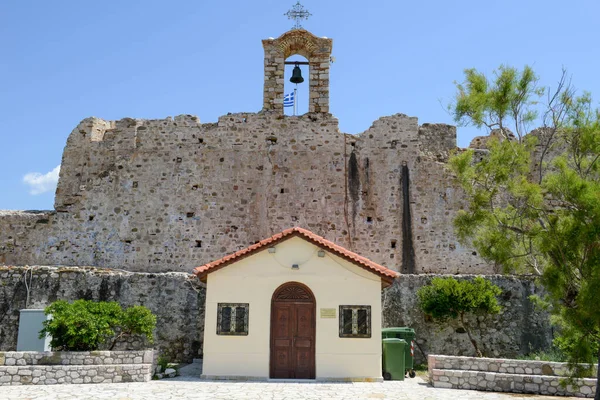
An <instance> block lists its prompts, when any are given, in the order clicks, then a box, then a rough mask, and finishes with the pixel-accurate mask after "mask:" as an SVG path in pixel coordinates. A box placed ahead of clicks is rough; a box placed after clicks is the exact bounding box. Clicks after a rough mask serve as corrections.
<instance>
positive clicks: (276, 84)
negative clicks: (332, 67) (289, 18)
mask: <svg viewBox="0 0 600 400" xmlns="http://www.w3.org/2000/svg"><path fill="white" fill-rule="evenodd" d="M262 43H263V48H264V50H265V82H264V91H263V111H264V112H274V113H278V114H283V96H284V84H285V60H286V59H287V58H289V57H290V56H292V55H295V54H298V55H301V56H302V57H304V58H306V59H307V60H308V64H309V71H308V73H309V78H310V79H309V81H310V86H309V90H308V93H309V103H308V112H309V113H329V60H330V57H331V49H332V46H333V40H331V39H328V38H324V37H323V38H319V37H316V36H315V35H313V34H312V33H310V32H308V31H307V30H304V29H294V30H291V31H288V32H286V33H284V34H283V35H281V36H280V37H278V38H277V39H272V38H269V39H265V40H263V41H262Z"/></svg>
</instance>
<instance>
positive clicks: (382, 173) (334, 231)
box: [0, 29, 493, 274]
mask: <svg viewBox="0 0 600 400" xmlns="http://www.w3.org/2000/svg"><path fill="white" fill-rule="evenodd" d="M262 43H263V48H264V52H265V58H264V65H265V75H264V96H263V110H262V111H261V112H260V113H238V114H228V115H226V116H222V117H220V118H219V119H218V122H217V123H208V124H207V123H205V124H202V123H200V120H199V119H198V117H195V116H191V115H180V116H177V117H175V118H170V117H169V118H166V119H163V120H139V119H131V118H125V119H122V120H119V121H105V120H102V119H99V118H88V119H85V120H83V121H82V122H81V123H80V124H79V125H78V126H77V127H76V128H75V129H74V130H73V132H71V135H70V136H69V138H68V140H67V145H66V147H65V150H64V153H63V158H62V164H61V172H60V179H59V182H58V188H57V190H56V198H55V211H50V212H6V211H4V212H3V211H0V265H2V264H5V265H27V264H29V265H70V266H77V265H88V266H98V267H102V268H107V267H108V268H121V269H125V270H129V271H138V272H140V271H141V272H165V271H180V272H191V271H192V269H193V268H194V267H196V266H199V265H202V264H205V263H207V262H210V261H213V260H215V259H218V258H221V257H223V256H224V255H226V254H229V253H232V252H234V251H237V250H239V249H242V248H245V247H247V246H248V245H251V244H253V243H255V242H257V241H259V240H262V239H264V238H266V237H269V236H271V235H273V234H274V233H277V232H280V231H282V230H284V229H286V228H289V227H292V226H301V227H303V228H306V229H309V230H311V231H313V232H314V233H316V234H318V235H321V236H323V237H325V238H327V239H329V240H331V241H333V242H335V243H338V244H340V245H342V246H344V247H346V248H348V249H350V250H353V251H355V252H357V253H359V254H361V255H363V256H365V257H368V258H370V259H372V260H373V261H375V262H377V263H380V264H382V265H385V266H387V267H389V268H392V269H395V270H398V271H401V272H403V273H431V272H435V273H452V274H457V273H490V272H493V271H492V268H491V267H490V266H489V265H487V264H486V263H484V262H483V261H482V260H481V259H480V258H478V257H477V254H476V253H475V252H474V251H472V250H471V249H466V248H462V247H461V246H460V245H459V244H458V243H457V240H456V237H455V235H454V233H453V229H452V220H453V218H454V216H455V214H456V211H457V210H459V209H461V208H463V207H465V202H464V198H463V195H462V192H461V190H459V189H458V188H457V185H456V184H455V182H454V181H453V179H452V176H451V175H450V173H449V172H448V170H447V168H446V163H447V160H448V155H449V152H450V151H452V150H454V149H456V128H455V127H453V126H449V125H444V124H424V125H421V126H419V125H418V123H417V119H416V118H412V117H407V116H406V115H403V114H396V115H393V116H389V117H383V118H380V119H378V120H377V121H375V122H374V123H373V125H372V126H371V127H370V128H369V129H367V130H366V131H365V132H363V133H361V134H358V135H349V134H345V133H342V132H340V130H339V127H338V121H337V119H336V118H334V117H333V116H332V115H331V114H330V113H329V64H330V60H331V51H332V46H333V41H332V40H331V39H329V38H326V37H317V36H315V35H313V34H312V33H310V32H308V31H306V30H304V29H293V30H291V31H288V32H286V33H284V34H283V35H281V36H280V37H278V38H277V39H273V38H269V39H265V40H263V41H262ZM294 54H300V55H302V56H304V57H305V58H306V59H307V60H308V61H307V63H306V64H308V72H309V75H310V83H309V85H310V88H309V93H310V95H309V112H308V113H307V114H305V115H302V116H293V117H290V116H284V113H283V90H284V71H285V60H286V59H287V58H288V57H290V56H291V55H294Z"/></svg>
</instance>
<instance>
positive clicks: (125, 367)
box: [0, 350, 154, 386]
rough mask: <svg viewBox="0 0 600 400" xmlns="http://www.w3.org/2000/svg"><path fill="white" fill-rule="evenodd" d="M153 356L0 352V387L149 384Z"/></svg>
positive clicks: (138, 353)
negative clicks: (121, 383)
mask: <svg viewBox="0 0 600 400" xmlns="http://www.w3.org/2000/svg"><path fill="white" fill-rule="evenodd" d="M153 361H154V352H153V351H152V350H145V351H81V352H51V351H48V352H34V351H14V352H0V386H10V385H54V384H57V383H58V384H62V383H118V382H148V381H149V380H150V379H151V378H152V367H153Z"/></svg>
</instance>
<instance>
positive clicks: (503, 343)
mask: <svg viewBox="0 0 600 400" xmlns="http://www.w3.org/2000/svg"><path fill="white" fill-rule="evenodd" d="M435 276H436V275H401V276H400V277H399V278H398V279H396V281H395V282H394V284H393V285H392V286H390V287H389V288H388V289H387V290H385V291H384V292H383V295H382V299H383V304H382V309H383V326H384V327H392V326H408V327H411V328H414V329H415V334H416V342H417V346H416V348H415V362H416V363H417V364H420V363H423V362H425V360H426V357H427V355H428V354H451V355H457V356H472V355H474V354H475V351H474V350H473V346H472V345H471V343H470V341H469V339H468V337H467V334H466V333H465V332H464V331H463V330H462V329H461V328H460V327H459V324H458V323H457V322H456V321H449V322H448V323H445V324H439V323H436V322H434V321H432V320H429V319H427V318H426V317H425V315H423V313H422V312H421V311H420V309H419V306H418V298H417V294H416V293H417V291H418V290H419V288H421V287H423V286H425V285H427V284H429V283H430V282H431V279H433V278H434V277H435ZM437 276H440V275H437ZM455 278H456V279H470V278H472V276H455ZM485 278H487V279H489V280H490V281H491V282H492V283H494V284H495V285H498V286H499V287H500V288H501V289H502V294H501V295H500V296H499V303H500V305H501V306H502V307H503V309H502V312H501V313H500V314H498V315H490V316H485V317H478V318H476V319H475V320H473V319H472V318H467V321H468V322H469V323H470V324H471V325H474V326H475V327H476V329H477V330H476V331H475V332H473V336H474V337H475V339H476V340H477V343H478V344H479V346H480V348H481V350H482V351H483V353H484V355H485V356H489V357H515V356H517V355H522V354H529V353H531V352H533V351H536V350H544V349H548V348H550V346H551V342H552V329H551V327H550V324H549V316H548V314H546V313H545V312H542V311H539V310H536V309H535V308H534V305H533V304H532V303H531V301H530V300H529V296H531V295H532V294H536V293H538V294H539V289H538V288H537V287H536V286H535V284H534V282H533V280H532V279H530V278H527V277H518V278H517V277H511V276H503V275H489V276H486V277H485Z"/></svg>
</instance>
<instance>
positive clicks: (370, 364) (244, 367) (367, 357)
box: [203, 236, 382, 380]
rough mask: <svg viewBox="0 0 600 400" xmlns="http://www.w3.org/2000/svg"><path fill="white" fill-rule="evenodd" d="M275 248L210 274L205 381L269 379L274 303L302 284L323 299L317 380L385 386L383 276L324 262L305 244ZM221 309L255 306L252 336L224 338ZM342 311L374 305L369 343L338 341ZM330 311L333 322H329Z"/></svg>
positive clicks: (333, 260)
mask: <svg viewBox="0 0 600 400" xmlns="http://www.w3.org/2000/svg"><path fill="white" fill-rule="evenodd" d="M273 247H275V252H274V253H271V252H269V251H268V246H266V247H264V248H262V249H261V250H260V251H259V252H257V253H254V254H253V255H250V256H248V257H245V258H240V259H239V260H237V261H236V262H234V263H232V264H230V265H227V266H225V267H223V268H220V269H217V270H215V271H213V272H210V273H209V274H208V276H207V291H206V313H205V328H204V366H203V376H204V377H219V378H225V377H228V378H242V377H243V378H246V377H248V378H263V379H267V378H269V372H270V369H269V363H270V351H271V344H270V334H271V300H272V296H273V293H274V292H275V290H276V289H277V288H278V287H280V286H281V285H283V284H285V283H287V282H299V283H302V284H304V285H306V286H307V287H308V288H309V289H310V290H311V291H312V293H313V294H314V297H315V300H316V337H315V376H316V379H324V380H327V379H341V380H381V379H382V378H381V375H382V373H381V287H382V279H381V277H380V276H378V275H377V274H375V273H372V272H369V271H368V270H366V269H364V268H361V267H358V266H356V265H354V264H353V263H351V262H349V261H347V260H346V259H343V258H340V257H338V256H337V255H335V254H332V252H330V251H325V256H324V257H319V256H318V252H319V250H320V248H319V247H318V246H316V245H314V244H313V243H310V242H309V241H307V240H304V239H303V238H301V237H297V236H294V237H291V238H289V239H287V240H284V241H282V242H279V243H277V244H276V245H275V246H273ZM294 264H296V265H297V266H298V269H292V265H294ZM218 303H248V304H249V313H248V316H249V318H248V334H247V336H223V335H217V305H218ZM340 305H369V306H371V337H370V338H341V337H339V318H340V315H339V306H340ZM322 309H329V310H322ZM331 309H334V310H335V317H334V318H331V315H329V318H327V317H322V315H321V311H325V312H327V311H329V313H331Z"/></svg>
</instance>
